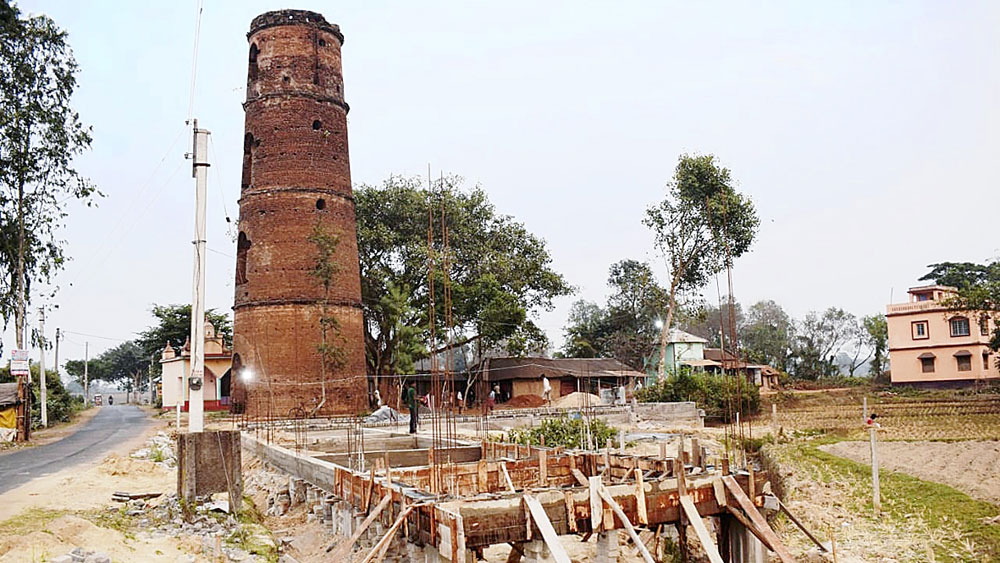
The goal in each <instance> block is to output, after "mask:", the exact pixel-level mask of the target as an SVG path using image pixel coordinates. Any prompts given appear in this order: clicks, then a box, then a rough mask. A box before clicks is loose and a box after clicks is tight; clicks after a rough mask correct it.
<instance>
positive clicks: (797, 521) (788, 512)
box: [778, 499, 830, 551]
mask: <svg viewBox="0 0 1000 563" xmlns="http://www.w3.org/2000/svg"><path fill="white" fill-rule="evenodd" d="M778 506H779V507H781V511H782V512H784V513H785V516H787V517H788V519H789V520H791V521H792V523H793V524H795V525H796V526H798V528H799V529H800V530H802V533H804V534H805V535H806V536H808V537H809V539H810V540H812V542H813V543H814V544H816V547H818V548H819V550H820V551H830V550H829V549H827V548H826V546H825V545H823V544H822V543H820V541H819V540H818V539H816V536H814V535H812V532H810V531H809V530H807V529H806V527H805V526H803V525H802V522H799V519H798V518H796V517H795V516H794V515H793V514H792V513H791V512H790V511H789V510H788V507H787V506H785V503H783V502H781V499H778Z"/></svg>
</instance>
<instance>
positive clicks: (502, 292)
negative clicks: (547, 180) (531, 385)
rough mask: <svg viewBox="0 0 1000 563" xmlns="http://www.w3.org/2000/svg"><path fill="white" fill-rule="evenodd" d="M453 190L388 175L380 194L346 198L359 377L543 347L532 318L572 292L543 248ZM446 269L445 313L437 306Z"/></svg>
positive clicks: (373, 190)
mask: <svg viewBox="0 0 1000 563" xmlns="http://www.w3.org/2000/svg"><path fill="white" fill-rule="evenodd" d="M461 184H462V180H461V178H458V177H455V176H449V177H445V178H443V179H442V180H440V181H438V182H436V183H435V186H434V189H433V190H428V189H426V188H425V187H424V186H423V183H422V181H421V180H420V179H419V178H403V177H399V176H392V177H390V178H388V179H387V180H385V182H383V184H382V185H381V186H364V185H363V186H360V187H359V188H358V189H357V190H356V191H355V192H354V199H355V205H356V214H357V221H358V254H359V258H360V263H361V296H362V303H363V307H364V313H365V350H366V358H367V364H368V365H367V369H368V373H369V374H373V375H383V374H397V373H401V372H402V370H403V369H404V368H407V367H410V366H412V361H413V360H414V359H420V358H423V357H427V356H428V354H429V353H430V350H435V351H439V352H440V351H444V350H445V349H447V347H448V346H450V347H452V348H458V347H459V346H464V345H475V347H476V349H477V350H479V351H482V350H487V349H494V348H496V349H502V350H504V351H506V352H507V353H514V354H516V353H521V352H523V351H524V350H529V349H538V348H539V347H542V348H544V346H545V344H546V342H545V335H544V333H543V332H542V331H541V330H540V329H539V328H538V327H537V326H536V325H535V323H534V321H533V320H532V317H533V315H534V314H535V313H536V312H537V311H539V310H542V309H545V310H548V309H551V307H552V300H553V299H554V298H556V297H559V296H562V295H568V294H570V293H571V292H572V287H571V286H570V285H569V284H567V283H566V281H565V280H564V279H563V277H562V275H560V274H558V273H556V272H555V271H554V270H553V269H552V267H551V262H552V259H551V257H550V256H549V253H548V250H547V249H546V247H545V243H544V241H542V240H541V239H539V238H538V237H536V236H535V235H533V234H531V233H530V232H528V230H527V229H526V228H525V226H524V225H523V224H521V223H519V222H517V221H516V220H514V219H513V218H512V217H509V216H506V215H501V214H499V213H498V212H497V210H496V208H495V207H494V206H493V204H492V203H490V201H489V199H488V198H487V196H486V193H485V192H484V191H483V190H481V189H479V188H478V187H477V188H474V189H472V190H469V191H464V190H462V189H461ZM431 212H433V219H431ZM442 224H443V225H444V226H446V227H447V231H448V240H449V244H448V247H447V249H446V248H444V245H443V244H442V240H443V236H442V235H443V232H442ZM429 227H430V228H433V232H432V233H429ZM429 234H431V236H430V237H429V236H428V235H429ZM429 238H430V240H431V241H432V242H431V245H430V246H431V248H430V249H429V248H428V244H429ZM430 258H433V259H434V263H435V264H436V266H435V268H434V270H433V271H434V274H433V275H434V286H435V295H434V299H433V301H434V304H435V317H436V319H437V329H436V331H435V332H436V340H435V341H433V342H432V341H431V336H430V330H429V306H430V301H431V300H430V295H429V283H428V279H429V278H428V273H429V270H430V269H429V267H428V266H429V263H430V260H429V259H430ZM446 260H447V264H448V281H449V285H450V288H451V310H450V311H446V310H445V300H444V285H445V283H444V282H445V277H444V272H443V268H442V266H443V265H444V264H445V263H446ZM446 313H450V317H451V321H452V326H453V330H452V331H451V333H450V334H449V331H448V330H447V328H445V327H444V325H445V324H446V323H445V322H444V320H445V319H446V318H447V317H446ZM428 345H429V346H428Z"/></svg>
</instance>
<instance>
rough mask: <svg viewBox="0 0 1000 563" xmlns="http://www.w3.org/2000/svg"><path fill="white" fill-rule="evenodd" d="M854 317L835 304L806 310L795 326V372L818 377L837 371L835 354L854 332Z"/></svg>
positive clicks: (809, 377) (804, 377) (801, 376)
mask: <svg viewBox="0 0 1000 563" xmlns="http://www.w3.org/2000/svg"><path fill="white" fill-rule="evenodd" d="M856 327H857V318H856V317H855V316H854V315H852V314H851V313H848V312H847V311H844V310H843V309H839V308H837V307H830V308H828V309H827V310H825V311H823V313H822V314H819V313H816V312H815V311H811V312H809V313H808V314H807V315H806V316H805V318H804V319H803V320H802V322H801V323H800V324H799V327H798V328H797V330H796V335H797V336H796V339H795V348H794V354H795V361H794V372H795V376H796V377H798V378H800V379H814V380H815V379H820V378H822V377H824V376H827V375H833V374H834V373H835V372H836V371H837V367H836V364H835V362H834V360H835V358H836V357H837V354H838V353H840V351H841V349H843V347H844V346H845V345H846V344H847V343H848V342H849V341H850V340H851V338H852V337H854V335H855V334H856Z"/></svg>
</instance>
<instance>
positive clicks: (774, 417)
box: [771, 403, 778, 441]
mask: <svg viewBox="0 0 1000 563" xmlns="http://www.w3.org/2000/svg"><path fill="white" fill-rule="evenodd" d="M771 434H772V435H773V436H774V439H775V441H777V440H778V404H777V403H771Z"/></svg>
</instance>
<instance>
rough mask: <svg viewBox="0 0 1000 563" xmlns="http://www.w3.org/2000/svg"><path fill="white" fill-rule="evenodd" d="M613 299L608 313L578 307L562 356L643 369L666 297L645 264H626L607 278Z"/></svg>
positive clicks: (584, 304) (616, 265)
mask: <svg viewBox="0 0 1000 563" xmlns="http://www.w3.org/2000/svg"><path fill="white" fill-rule="evenodd" d="M608 286H609V287H610V288H611V295H610V296H609V297H608V303H607V305H606V306H605V307H600V306H598V305H596V304H594V303H590V302H587V301H577V302H576V303H574V304H573V307H572V308H571V310H570V315H569V319H568V324H567V326H566V329H565V333H566V342H565V344H564V346H563V355H564V356H566V357H571V358H592V357H609V358H617V359H619V360H621V361H622V362H624V363H625V364H627V365H629V366H631V367H632V368H633V369H643V367H644V363H645V360H646V358H647V357H648V356H649V354H650V352H651V351H652V349H653V347H654V345H655V343H656V334H657V331H656V319H657V318H658V317H659V316H660V314H661V312H662V311H663V309H664V308H665V306H666V304H667V291H666V289H664V288H663V287H662V286H660V284H659V283H658V282H657V281H656V276H655V275H654V274H653V269H652V268H651V267H650V266H649V264H647V263H645V262H639V261H637V260H622V261H620V262H616V263H614V264H612V265H611V267H610V268H609V272H608Z"/></svg>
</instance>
